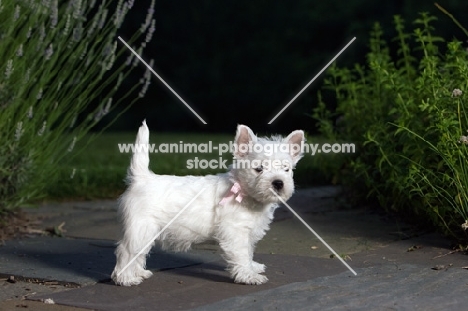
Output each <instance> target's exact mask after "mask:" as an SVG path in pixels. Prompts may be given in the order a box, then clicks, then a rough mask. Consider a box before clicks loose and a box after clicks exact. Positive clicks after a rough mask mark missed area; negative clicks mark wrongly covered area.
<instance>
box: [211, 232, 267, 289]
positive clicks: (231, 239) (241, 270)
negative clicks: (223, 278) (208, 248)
mask: <svg viewBox="0 0 468 311" xmlns="http://www.w3.org/2000/svg"><path fill="white" fill-rule="evenodd" d="M252 242H253V241H252V240H251V239H250V232H249V231H248V230H246V229H244V230H240V229H239V230H232V231H231V230H230V231H229V232H224V234H223V237H222V238H221V239H220V241H219V244H220V246H221V248H222V249H223V251H224V257H225V259H226V261H227V263H228V269H227V270H228V271H229V272H230V273H231V276H232V277H233V278H234V282H236V283H244V284H254V285H259V284H263V283H266V282H267V281H268V278H267V277H266V276H264V275H261V274H260V273H261V272H263V270H265V267H264V266H263V265H262V264H259V263H256V262H253V261H252V257H253V248H254V245H253V244H252Z"/></svg>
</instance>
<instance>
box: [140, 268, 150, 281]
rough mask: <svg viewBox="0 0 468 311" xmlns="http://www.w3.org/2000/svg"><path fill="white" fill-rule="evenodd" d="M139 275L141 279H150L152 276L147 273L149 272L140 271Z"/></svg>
mask: <svg viewBox="0 0 468 311" xmlns="http://www.w3.org/2000/svg"><path fill="white" fill-rule="evenodd" d="M139 275H140V276H141V277H142V278H143V279H148V278H150V277H151V276H152V275H153V272H151V271H149V270H141V271H140V273H139Z"/></svg>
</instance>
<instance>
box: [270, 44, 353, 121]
mask: <svg viewBox="0 0 468 311" xmlns="http://www.w3.org/2000/svg"><path fill="white" fill-rule="evenodd" d="M354 40H356V37H354V38H353V39H351V41H349V43H348V44H346V46H345V47H344V48H342V49H341V51H339V52H338V54H336V55H335V57H333V58H332V60H331V61H329V62H328V64H326V65H325V67H323V69H322V70H320V72H319V73H318V74H316V75H315V77H313V78H312V80H310V82H309V83H307V85H306V86H304V87H303V88H302V90H300V91H299V93H297V95H296V96H294V98H293V99H291V100H290V101H289V103H287V104H286V106H284V108H283V109H281V111H280V112H278V114H277V115H276V116H275V117H274V118H273V119H271V120H270V122H268V124H271V123H273V121H275V120H276V118H278V117H279V115H280V114H282V113H283V111H285V110H286V108H288V107H289V105H291V104H292V102H293V101H295V100H296V98H298V97H299V95H301V94H302V92H304V91H305V89H306V88H308V87H309V85H311V84H312V82H314V81H315V79H317V78H318V76H320V75H321V74H322V72H324V71H325V70H326V69H327V68H328V66H330V65H331V64H332V63H333V62H334V61H335V60H336V59H337V58H338V56H340V55H341V53H343V52H344V50H346V49H347V48H348V47H349V46H350V45H351V43H353V41H354Z"/></svg>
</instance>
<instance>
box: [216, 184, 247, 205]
mask: <svg viewBox="0 0 468 311" xmlns="http://www.w3.org/2000/svg"><path fill="white" fill-rule="evenodd" d="M240 190H241V187H240V185H239V183H237V182H236V183H234V185H232V187H231V190H229V192H228V193H226V195H225V196H224V198H223V199H222V200H221V201H220V202H219V204H220V205H225V204H226V203H227V201H228V200H229V199H230V198H231V197H233V196H235V195H236V194H237V195H236V199H235V200H236V201H237V202H239V203H240V202H242V199H243V197H242V193H241V192H240Z"/></svg>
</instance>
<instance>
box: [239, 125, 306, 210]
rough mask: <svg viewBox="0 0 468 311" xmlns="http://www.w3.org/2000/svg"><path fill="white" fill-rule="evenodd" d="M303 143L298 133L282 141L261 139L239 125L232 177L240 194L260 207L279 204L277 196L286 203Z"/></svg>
mask: <svg viewBox="0 0 468 311" xmlns="http://www.w3.org/2000/svg"><path fill="white" fill-rule="evenodd" d="M303 142H304V132H303V131H301V130H296V131H293V132H292V133H291V134H289V135H288V136H287V137H285V138H283V137H281V136H272V137H271V138H262V137H257V136H256V135H255V134H254V133H253V132H252V130H251V129H250V128H249V127H247V126H245V125H239V126H238V127H237V133H236V137H235V139H234V153H233V155H234V163H233V165H232V171H231V173H232V174H233V176H234V178H235V180H236V181H237V182H238V183H239V185H240V186H241V188H242V192H243V193H244V194H245V195H248V196H250V197H251V198H253V199H255V200H256V201H259V202H261V203H276V202H279V199H278V196H279V197H281V198H282V199H283V200H285V201H286V200H288V199H289V198H290V197H291V195H292V194H293V192H294V180H293V169H294V167H295V166H296V164H297V162H298V161H299V160H300V159H301V158H302V144H303ZM272 190H273V191H272Z"/></svg>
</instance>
